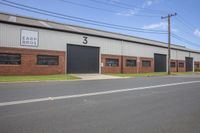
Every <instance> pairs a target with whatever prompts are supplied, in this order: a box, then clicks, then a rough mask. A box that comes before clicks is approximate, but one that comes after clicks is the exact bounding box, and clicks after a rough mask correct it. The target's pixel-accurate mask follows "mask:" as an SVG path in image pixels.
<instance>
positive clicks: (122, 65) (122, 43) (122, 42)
mask: <svg viewBox="0 0 200 133" xmlns="http://www.w3.org/2000/svg"><path fill="white" fill-rule="evenodd" d="M123 45H124V41H123V40H121V73H124V70H123V69H124V60H123Z"/></svg>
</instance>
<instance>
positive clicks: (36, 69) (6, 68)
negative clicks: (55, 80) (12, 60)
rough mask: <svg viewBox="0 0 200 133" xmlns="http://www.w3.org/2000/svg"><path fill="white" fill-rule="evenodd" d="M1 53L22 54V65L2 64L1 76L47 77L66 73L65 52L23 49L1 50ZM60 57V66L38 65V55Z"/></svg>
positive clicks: (0, 66) (0, 67)
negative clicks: (47, 75)
mask: <svg viewBox="0 0 200 133" xmlns="http://www.w3.org/2000/svg"><path fill="white" fill-rule="evenodd" d="M0 52H1V53H17V54H21V65H6V64H5V65H4V64H0V75H46V74H63V73H65V52H61V51H49V50H48V51H47V50H33V49H21V48H4V47H1V48H0ZM38 54H41V55H54V56H59V65H37V55H38Z"/></svg>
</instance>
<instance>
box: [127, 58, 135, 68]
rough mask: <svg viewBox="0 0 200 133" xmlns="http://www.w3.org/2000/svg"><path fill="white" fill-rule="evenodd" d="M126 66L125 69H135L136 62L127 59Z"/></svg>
mask: <svg viewBox="0 0 200 133" xmlns="http://www.w3.org/2000/svg"><path fill="white" fill-rule="evenodd" d="M126 66H127V67H136V66H137V64H136V60H130V59H127V60H126Z"/></svg>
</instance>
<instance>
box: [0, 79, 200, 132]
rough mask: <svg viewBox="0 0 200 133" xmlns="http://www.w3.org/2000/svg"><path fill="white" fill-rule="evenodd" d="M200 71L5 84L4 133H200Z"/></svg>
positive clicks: (0, 104) (0, 125) (0, 128)
mask: <svg viewBox="0 0 200 133" xmlns="http://www.w3.org/2000/svg"><path fill="white" fill-rule="evenodd" d="M199 132H200V76H198V75H189V76H172V77H146V78H130V79H113V80H98V81H95V80H93V81H66V82H65V81H62V82H61V81H60V82H59V81H57V82H35V83H9V84H7V83H1V84H0V133H199Z"/></svg>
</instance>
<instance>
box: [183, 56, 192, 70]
mask: <svg viewBox="0 0 200 133" xmlns="http://www.w3.org/2000/svg"><path fill="white" fill-rule="evenodd" d="M185 62H186V72H192V71H193V58H191V57H185Z"/></svg>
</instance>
